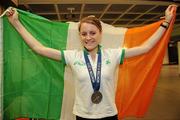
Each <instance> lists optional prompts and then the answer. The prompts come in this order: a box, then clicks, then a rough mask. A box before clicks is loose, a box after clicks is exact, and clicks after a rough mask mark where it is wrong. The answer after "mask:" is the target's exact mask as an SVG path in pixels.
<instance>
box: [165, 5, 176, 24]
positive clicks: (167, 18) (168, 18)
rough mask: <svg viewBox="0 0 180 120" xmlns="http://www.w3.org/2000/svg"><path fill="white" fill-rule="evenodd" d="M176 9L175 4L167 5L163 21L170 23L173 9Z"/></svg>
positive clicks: (173, 13)
mask: <svg viewBox="0 0 180 120" xmlns="http://www.w3.org/2000/svg"><path fill="white" fill-rule="evenodd" d="M176 9H177V5H174V4H173V5H169V6H168V8H167V9H166V11H165V21H166V22H168V23H170V22H171V19H172V18H173V16H174V15H175V11H176Z"/></svg>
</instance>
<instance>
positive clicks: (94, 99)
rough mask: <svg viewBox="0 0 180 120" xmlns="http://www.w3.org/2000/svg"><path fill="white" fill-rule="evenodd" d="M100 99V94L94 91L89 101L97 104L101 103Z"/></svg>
mask: <svg viewBox="0 0 180 120" xmlns="http://www.w3.org/2000/svg"><path fill="white" fill-rule="evenodd" d="M102 98H103V96H102V94H101V92H99V91H95V92H94V93H93V94H92V96H91V101H92V102H93V103H94V104H99V103H100V102H101V100H102Z"/></svg>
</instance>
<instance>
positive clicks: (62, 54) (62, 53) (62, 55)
mask: <svg viewBox="0 0 180 120" xmlns="http://www.w3.org/2000/svg"><path fill="white" fill-rule="evenodd" d="M61 61H62V62H63V63H64V64H66V61H65V57H64V51H63V50H61Z"/></svg>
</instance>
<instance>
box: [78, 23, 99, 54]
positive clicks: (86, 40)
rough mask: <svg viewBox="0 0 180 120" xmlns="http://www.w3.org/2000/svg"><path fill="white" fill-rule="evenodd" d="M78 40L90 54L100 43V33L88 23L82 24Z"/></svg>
mask: <svg viewBox="0 0 180 120" xmlns="http://www.w3.org/2000/svg"><path fill="white" fill-rule="evenodd" d="M80 39H81V41H82V45H83V46H84V47H85V48H86V49H87V50H88V51H89V52H90V51H93V50H95V49H97V46H98V45H99V43H100V41H101V32H100V31H99V29H98V28H97V27H96V26H95V25H93V24H90V23H82V24H81V28H80Z"/></svg>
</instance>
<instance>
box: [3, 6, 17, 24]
mask: <svg viewBox="0 0 180 120" xmlns="http://www.w3.org/2000/svg"><path fill="white" fill-rule="evenodd" d="M6 15H7V17H8V20H9V22H10V23H11V24H13V25H15V23H16V22H18V21H19V19H18V12H17V10H16V8H13V7H9V8H8V10H7V13H6Z"/></svg>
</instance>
